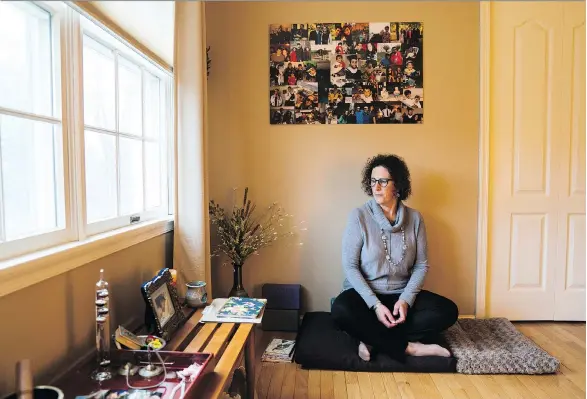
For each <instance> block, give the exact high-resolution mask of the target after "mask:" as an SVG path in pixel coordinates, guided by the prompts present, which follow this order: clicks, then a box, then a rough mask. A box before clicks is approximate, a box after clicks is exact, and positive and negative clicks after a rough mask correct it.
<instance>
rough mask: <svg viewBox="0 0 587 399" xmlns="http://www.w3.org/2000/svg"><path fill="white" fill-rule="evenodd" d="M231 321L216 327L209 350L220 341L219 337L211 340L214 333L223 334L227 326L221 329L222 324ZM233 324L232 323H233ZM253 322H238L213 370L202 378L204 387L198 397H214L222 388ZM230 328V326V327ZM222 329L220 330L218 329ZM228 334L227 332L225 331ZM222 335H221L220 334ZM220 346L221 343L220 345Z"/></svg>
mask: <svg viewBox="0 0 587 399" xmlns="http://www.w3.org/2000/svg"><path fill="white" fill-rule="evenodd" d="M230 324H232V323H226V324H223V325H222V326H221V328H219V329H218V331H217V332H216V334H214V337H212V341H210V344H208V346H209V347H210V352H212V351H213V350H216V348H217V345H218V344H217V343H218V342H219V341H220V338H218V340H216V342H213V341H214V339H215V338H216V335H218V334H219V333H220V334H225V333H226V330H227V329H228V327H226V328H224V329H222V327H224V326H229V325H230ZM233 326H234V325H233ZM253 326H254V325H253V324H251V323H247V324H240V325H239V327H238V329H237V330H236V333H235V334H234V336H233V337H232V339H231V340H230V342H229V343H228V346H227V347H226V350H225V351H224V353H223V354H222V356H221V357H220V358H219V359H218V363H217V364H216V367H215V368H214V371H213V372H210V373H208V374H207V375H206V376H205V378H204V381H203V382H204V384H203V385H204V389H203V390H202V392H201V393H200V392H198V398H202V399H209V398H210V399H212V398H213V399H216V398H217V397H218V396H219V395H220V394H221V393H222V392H223V391H224V390H225V385H226V383H227V381H228V379H229V378H230V377H231V376H232V373H233V372H234V369H235V368H236V365H237V361H238V358H239V357H240V355H241V354H242V353H243V351H244V348H245V344H246V342H247V339H248V338H249V336H250V335H251V330H252V329H253ZM231 328H232V327H231ZM221 329H222V330H223V331H222V332H220V330H221ZM226 334H227V335H228V333H226ZM220 336H222V335H220ZM208 346H207V347H206V349H205V350H206V351H208ZM220 346H221V345H220Z"/></svg>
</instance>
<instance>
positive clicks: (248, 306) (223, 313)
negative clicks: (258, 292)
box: [216, 297, 267, 319]
mask: <svg viewBox="0 0 587 399" xmlns="http://www.w3.org/2000/svg"><path fill="white" fill-rule="evenodd" d="M266 303H267V300H266V299H257V298H241V297H231V298H228V300H227V301H226V302H225V303H224V305H223V306H222V307H221V308H220V309H219V310H218V312H217V313H216V316H217V317H220V318H222V317H237V318H241V319H255V318H257V317H258V316H259V315H260V314H261V311H262V310H263V308H264V307H265V304H266Z"/></svg>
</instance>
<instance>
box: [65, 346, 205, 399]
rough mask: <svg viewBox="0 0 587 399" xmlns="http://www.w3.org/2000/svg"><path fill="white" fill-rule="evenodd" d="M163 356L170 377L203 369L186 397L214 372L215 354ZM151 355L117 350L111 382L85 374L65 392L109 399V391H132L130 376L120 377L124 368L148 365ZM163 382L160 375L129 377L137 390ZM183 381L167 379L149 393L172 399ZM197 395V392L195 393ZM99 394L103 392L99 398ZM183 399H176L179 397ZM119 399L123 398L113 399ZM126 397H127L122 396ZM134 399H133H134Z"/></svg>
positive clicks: (153, 357)
mask: <svg viewBox="0 0 587 399" xmlns="http://www.w3.org/2000/svg"><path fill="white" fill-rule="evenodd" d="M157 353H158V354H159V355H161V358H162V359H163V361H164V362H165V367H166V368H167V372H168V375H169V372H170V371H180V370H183V369H184V368H187V367H188V366H190V365H191V364H194V363H195V364H198V365H199V366H200V369H199V372H198V374H197V376H196V378H195V379H194V381H192V382H189V381H188V382H187V384H186V387H185V392H186V397H189V395H188V393H191V394H192V395H193V392H195V391H193V390H194V388H195V387H196V385H198V383H199V382H200V381H201V380H202V378H203V377H204V375H205V374H206V373H207V372H209V371H210V370H211V369H212V367H211V366H212V363H211V359H212V356H213V355H212V354H210V353H185V352H174V351H163V350H159V351H158V352H157ZM147 360H148V352H147V351H145V350H136V351H131V350H113V351H112V352H111V368H110V369H111V371H112V373H113V375H114V376H113V378H111V379H110V380H106V381H102V382H101V383H98V382H97V381H94V380H92V379H91V377H90V374H88V373H84V374H83V375H81V374H78V375H77V377H76V379H75V385H73V386H67V387H63V389H64V392H65V391H67V393H66V397H68V398H69V397H71V398H80V399H82V398H92V399H106V398H107V396H106V395H105V393H106V392H107V391H109V390H128V391H132V389H131V388H129V387H128V386H127V384H126V376H124V375H120V374H118V370H119V369H120V367H121V366H122V365H123V364H125V363H126V362H130V363H132V364H133V365H139V366H141V365H146V364H148V362H147ZM151 360H152V362H153V363H154V364H155V365H160V363H161V362H160V360H159V358H158V357H157V355H156V354H155V352H151ZM162 379H163V375H162V374H160V375H158V376H155V377H151V378H149V379H146V378H144V377H141V376H140V375H139V374H138V373H137V374H135V375H133V376H129V383H130V384H131V385H132V386H133V387H135V389H145V388H144V387H148V386H152V385H155V384H156V383H158V382H159V381H161V380H162ZM180 381H181V380H180V379H179V378H177V376H175V378H169V377H168V378H166V380H165V382H163V383H162V384H161V385H160V386H159V387H158V388H151V389H148V390H149V391H151V392H153V393H156V394H157V396H159V397H160V398H161V399H167V398H169V397H170V393H171V391H172V390H173V388H174V387H175V386H176V385H177V384H178V383H179V382H180ZM192 391H193V392H192ZM97 392H100V393H99V394H97V395H93V396H92V394H96V393H97ZM178 396H179V395H176V397H178ZM113 397H119V396H113ZM121 397H125V396H121ZM131 397H132V396H131ZM195 397H197V395H195Z"/></svg>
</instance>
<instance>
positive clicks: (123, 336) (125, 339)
mask: <svg viewBox="0 0 587 399" xmlns="http://www.w3.org/2000/svg"><path fill="white" fill-rule="evenodd" d="M114 336H115V339H116V341H117V342H119V343H121V344H122V345H124V346H126V347H127V348H130V349H141V347H142V346H143V344H144V343H143V342H142V341H141V339H140V338H139V337H137V336H136V335H135V334H133V333H132V332H130V331H129V330H127V329H126V328H124V327H123V326H118V328H117V329H116V332H115V334H114Z"/></svg>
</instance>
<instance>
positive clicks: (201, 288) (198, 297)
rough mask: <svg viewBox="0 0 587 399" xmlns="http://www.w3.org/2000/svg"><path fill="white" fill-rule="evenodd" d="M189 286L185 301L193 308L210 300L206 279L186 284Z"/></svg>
mask: <svg viewBox="0 0 587 399" xmlns="http://www.w3.org/2000/svg"><path fill="white" fill-rule="evenodd" d="M185 285H186V287H187V288H188V289H187V291H186V294H185V302H186V303H187V305H188V306H190V307H192V308H199V307H202V306H205V305H206V303H207V302H208V293H207V292H206V282H205V281H192V282H189V283H186V284H185Z"/></svg>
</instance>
